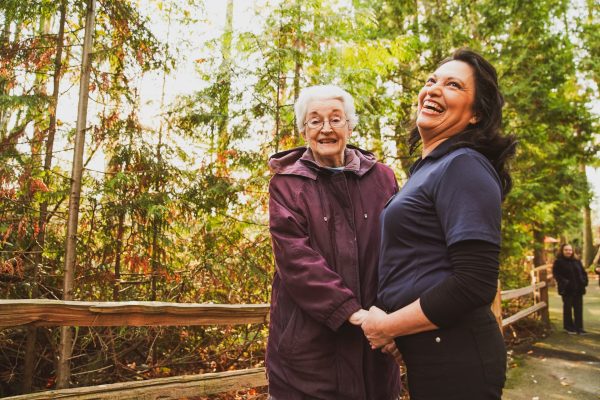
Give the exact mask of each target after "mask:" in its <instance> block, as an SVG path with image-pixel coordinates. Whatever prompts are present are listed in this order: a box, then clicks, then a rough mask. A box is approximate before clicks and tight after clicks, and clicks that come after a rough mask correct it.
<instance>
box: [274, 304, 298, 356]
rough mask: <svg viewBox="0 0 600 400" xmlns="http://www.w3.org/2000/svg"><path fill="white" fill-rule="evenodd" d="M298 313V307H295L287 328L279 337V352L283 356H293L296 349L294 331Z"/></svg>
mask: <svg viewBox="0 0 600 400" xmlns="http://www.w3.org/2000/svg"><path fill="white" fill-rule="evenodd" d="M298 312H299V310H298V306H294V309H293V310H292V314H291V315H290V318H289V319H288V321H287V324H286V325H285V328H283V330H282V331H281V335H280V336H279V343H278V344H277V351H278V352H279V353H280V354H282V355H285V354H291V352H292V349H293V348H294V331H295V326H296V320H297V315H298Z"/></svg>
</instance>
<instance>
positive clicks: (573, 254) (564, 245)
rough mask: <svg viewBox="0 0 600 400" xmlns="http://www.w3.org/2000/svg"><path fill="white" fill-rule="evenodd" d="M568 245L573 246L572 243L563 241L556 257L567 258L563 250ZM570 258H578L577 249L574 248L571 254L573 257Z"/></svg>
mask: <svg viewBox="0 0 600 400" xmlns="http://www.w3.org/2000/svg"><path fill="white" fill-rule="evenodd" d="M567 246H571V248H573V245H571V243H563V244H561V245H560V247H559V249H558V252H557V253H556V258H567V257H565V255H564V254H563V250H564V249H565V247H567ZM569 259H575V260H577V257H576V256H575V249H573V253H572V254H571V257H569Z"/></svg>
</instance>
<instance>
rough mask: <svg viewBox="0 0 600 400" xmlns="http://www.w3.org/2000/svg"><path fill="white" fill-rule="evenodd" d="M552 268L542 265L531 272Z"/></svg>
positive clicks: (548, 265)
mask: <svg viewBox="0 0 600 400" xmlns="http://www.w3.org/2000/svg"><path fill="white" fill-rule="evenodd" d="M551 268H552V264H544V265H540V266H539V267H535V268H534V269H533V270H534V271H539V270H541V269H546V270H547V269H551Z"/></svg>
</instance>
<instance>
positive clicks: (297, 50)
mask: <svg viewBox="0 0 600 400" xmlns="http://www.w3.org/2000/svg"><path fill="white" fill-rule="evenodd" d="M296 18H297V19H296V37H295V39H294V103H296V100H298V96H299V95H300V72H301V70H302V41H301V39H300V37H301V33H302V22H301V21H302V3H301V2H300V1H299V0H296ZM294 122H296V121H294ZM294 136H295V137H297V138H298V137H300V132H299V131H298V127H297V126H296V123H294Z"/></svg>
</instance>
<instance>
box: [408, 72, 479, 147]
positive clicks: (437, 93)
mask: <svg viewBox="0 0 600 400" xmlns="http://www.w3.org/2000/svg"><path fill="white" fill-rule="evenodd" d="M474 100H475V78H474V74H473V69H472V68H471V66H470V65H469V64H467V63H465V62H462V61H456V60H454V61H449V62H447V63H445V64H443V65H441V66H440V67H439V68H438V69H437V70H436V71H435V72H434V73H433V74H432V75H431V76H430V77H429V78H428V79H427V82H426V83H425V86H423V89H421V91H420V92H419V107H418V110H417V127H418V128H419V133H420V135H421V139H423V143H424V145H425V146H427V145H428V144H429V143H431V142H435V141H437V140H439V139H443V138H449V137H451V136H454V135H456V134H458V133H460V132H462V131H463V130H464V129H465V128H466V127H467V125H469V124H474V123H475V122H477V118H476V117H475V115H474V113H473V102H474Z"/></svg>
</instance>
